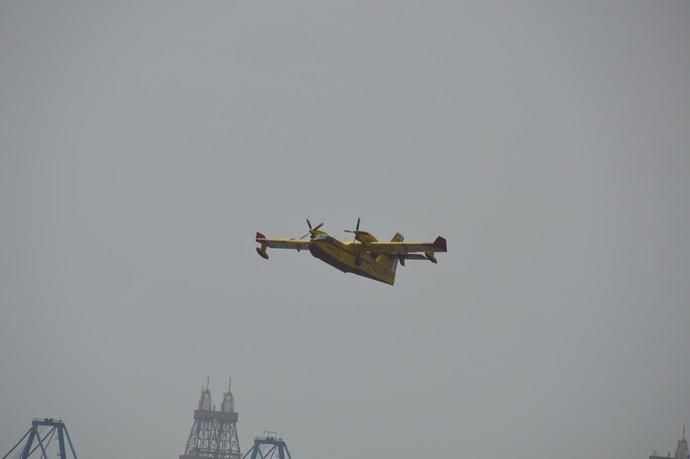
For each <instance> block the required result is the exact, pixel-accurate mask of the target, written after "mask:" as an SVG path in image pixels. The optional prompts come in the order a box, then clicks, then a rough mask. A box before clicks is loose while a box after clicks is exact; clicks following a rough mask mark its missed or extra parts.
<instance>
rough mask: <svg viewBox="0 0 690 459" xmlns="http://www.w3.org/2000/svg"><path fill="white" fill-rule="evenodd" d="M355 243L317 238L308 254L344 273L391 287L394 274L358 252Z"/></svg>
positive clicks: (328, 237)
mask: <svg viewBox="0 0 690 459" xmlns="http://www.w3.org/2000/svg"><path fill="white" fill-rule="evenodd" d="M358 246H361V244H359V243H357V242H352V243H343V242H342V241H339V240H337V239H335V238H333V237H331V236H326V235H323V236H318V237H316V238H315V239H313V240H312V241H311V244H309V252H310V253H311V254H312V255H313V256H314V257H316V258H318V259H319V260H321V261H323V262H325V263H328V264H329V265H331V266H333V267H334V268H336V269H339V270H340V271H342V272H345V273H353V274H357V275H359V276H364V277H368V278H369V279H374V280H377V281H379V282H383V283H386V284H389V285H393V283H394V282H395V272H394V271H393V270H392V269H390V268H387V267H386V266H383V265H382V264H379V263H377V262H376V258H375V257H373V256H371V255H370V254H368V253H362V252H361V251H360V250H359V247H358Z"/></svg>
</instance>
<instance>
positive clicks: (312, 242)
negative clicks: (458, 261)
mask: <svg viewBox="0 0 690 459" xmlns="http://www.w3.org/2000/svg"><path fill="white" fill-rule="evenodd" d="M359 223H360V219H359V218H358V219H357V225H356V226H355V229H354V230H345V232H347V233H352V234H354V238H353V239H352V240H351V241H342V240H338V239H336V238H334V237H333V236H331V235H330V234H328V233H327V232H326V231H324V230H322V229H321V228H322V227H323V223H319V224H318V225H316V226H314V227H312V225H311V222H310V221H309V219H307V227H308V228H309V231H308V232H307V233H306V234H305V235H304V236H302V237H300V238H299V239H269V238H267V237H266V236H264V235H263V234H261V233H258V232H257V233H256V242H257V244H259V246H258V247H257V248H256V252H257V253H258V254H259V255H260V256H261V257H262V258H265V259H266V260H268V253H267V252H266V249H268V248H272V249H291V250H297V251H298V252H300V251H303V250H304V251H309V252H310V253H311V254H312V255H313V256H314V257H316V258H318V259H319V260H321V261H324V262H326V263H328V264H329V265H331V266H333V267H334V268H336V269H339V270H340V271H342V272H345V273H353V274H356V275H358V276H363V277H366V278H369V279H373V280H376V281H379V282H383V283H385V284H389V285H393V284H394V283H395V271H396V268H397V266H398V263H400V264H401V265H402V266H405V262H406V261H407V260H427V261H430V262H432V263H437V262H438V260H437V259H436V254H437V253H439V252H447V251H448V249H447V245H446V240H445V239H444V238H442V237H441V236H438V237H437V238H436V239H435V240H434V242H404V238H403V236H402V234H400V233H395V235H394V236H393V238H392V239H391V240H390V241H379V240H378V239H376V238H375V237H374V236H373V235H372V234H371V233H368V232H366V231H362V230H360V229H359ZM307 236H309V238H308V239H306V237H307Z"/></svg>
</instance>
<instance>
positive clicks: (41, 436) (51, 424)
mask: <svg viewBox="0 0 690 459" xmlns="http://www.w3.org/2000/svg"><path fill="white" fill-rule="evenodd" d="M56 433H57V450H58V451H57V454H56V456H57V457H59V458H60V459H68V455H67V448H66V445H65V438H66V439H67V444H68V445H69V451H70V452H71V453H72V454H71V457H72V458H73V459H77V453H76V452H75V451H74V445H73V444H72V439H71V438H70V436H69V432H68V431H67V426H65V424H64V423H63V422H62V421H56V420H55V419H53V418H44V419H34V420H33V421H32V422H31V428H30V429H29V430H27V431H26V433H25V434H24V435H23V436H22V438H20V439H19V441H18V442H17V443H15V445H14V446H13V447H12V449H10V450H9V452H8V453H7V454H5V455H4V456H3V457H2V459H7V458H8V457H9V456H10V454H12V452H14V451H20V450H18V449H17V448H18V447H19V446H20V445H21V444H24V447H23V448H21V453H20V455H19V459H26V458H29V457H37V458H38V457H40V458H41V459H49V458H50V457H56V456H50V455H49V454H48V453H49V452H50V451H51V448H50V444H51V442H52V441H53V439H54V438H55V437H56V435H55V434H56ZM27 437H28V439H27ZM24 440H26V443H24ZM39 449H40V451H39ZM52 449H55V446H53V448H52ZM34 453H36V454H35V455H33V454H34ZM32 455H33V456H32Z"/></svg>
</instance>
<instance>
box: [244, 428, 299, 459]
mask: <svg viewBox="0 0 690 459" xmlns="http://www.w3.org/2000/svg"><path fill="white" fill-rule="evenodd" d="M247 456H249V459H292V456H290V450H288V447H287V444H286V443H285V442H284V441H283V439H282V438H278V434H277V433H275V432H264V436H263V437H256V438H255V439H254V446H252V447H251V449H250V450H249V451H247V452H246V453H245V455H244V456H243V458H242V459H245V458H246V457H247Z"/></svg>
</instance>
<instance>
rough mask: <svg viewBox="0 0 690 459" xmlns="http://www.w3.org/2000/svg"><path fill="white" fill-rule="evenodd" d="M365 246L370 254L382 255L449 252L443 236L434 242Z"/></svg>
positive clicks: (372, 243) (373, 243)
mask: <svg viewBox="0 0 690 459" xmlns="http://www.w3.org/2000/svg"><path fill="white" fill-rule="evenodd" d="M364 245H365V247H366V248H365V250H366V251H368V252H374V253H380V254H391V255H393V254H407V253H413V252H424V253H435V252H447V251H448V248H447V245H446V240H445V239H444V238H442V237H441V236H439V237H437V238H436V240H435V241H434V242H369V243H367V244H364Z"/></svg>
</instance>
